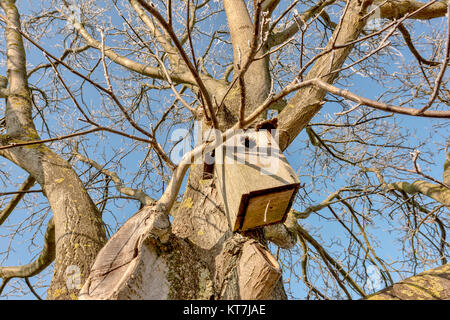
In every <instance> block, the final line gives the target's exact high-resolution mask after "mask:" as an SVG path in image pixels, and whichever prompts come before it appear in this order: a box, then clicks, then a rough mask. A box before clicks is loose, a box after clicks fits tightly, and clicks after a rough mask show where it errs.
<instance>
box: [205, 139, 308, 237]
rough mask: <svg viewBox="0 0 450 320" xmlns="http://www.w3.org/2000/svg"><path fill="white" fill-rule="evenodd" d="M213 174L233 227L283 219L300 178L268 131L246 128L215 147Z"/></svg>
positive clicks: (235, 228) (249, 226)
mask: <svg viewBox="0 0 450 320" xmlns="http://www.w3.org/2000/svg"><path fill="white" fill-rule="evenodd" d="M214 174H215V176H216V181H217V182H216V184H217V186H218V189H219V191H220V193H221V195H222V198H223V203H224V206H225V211H226V214H227V217H228V222H229V225H230V228H231V229H232V230H233V231H245V230H249V229H253V228H257V227H262V226H265V225H270V224H274V223H278V222H284V220H285V219H286V216H287V213H288V211H289V210H290V208H291V206H292V202H293V201H294V198H295V195H296V194H297V191H298V188H299V185H300V182H299V180H298V177H297V175H296V173H295V171H294V170H293V169H292V168H291V166H290V165H289V163H288V162H287V160H286V158H285V157H284V155H283V154H282V152H281V151H280V149H279V147H278V144H277V143H276V141H275V139H274V138H273V137H272V135H271V134H270V132H269V131H267V130H260V131H247V132H243V133H242V134H237V135H235V136H233V137H232V138H230V139H228V140H227V141H225V142H224V143H223V144H222V145H221V146H219V147H218V148H216V150H215V166H214Z"/></svg>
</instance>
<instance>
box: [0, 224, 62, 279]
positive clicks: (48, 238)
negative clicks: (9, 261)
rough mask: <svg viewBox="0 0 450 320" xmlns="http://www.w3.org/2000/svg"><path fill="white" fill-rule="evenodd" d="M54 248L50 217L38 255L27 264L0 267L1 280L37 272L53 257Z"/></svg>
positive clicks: (25, 276)
mask: <svg viewBox="0 0 450 320" xmlns="http://www.w3.org/2000/svg"><path fill="white" fill-rule="evenodd" d="M55 248H56V244H55V224H54V223H53V218H52V219H50V221H49V222H48V225H47V230H46V232H45V236H44V248H43V249H42V251H41V254H40V255H39V257H38V258H37V259H36V260H35V261H33V262H32V263H29V264H27V265H23V266H15V267H0V277H1V278H3V281H7V280H9V279H11V278H27V277H32V276H35V275H37V274H39V273H40V272H42V271H43V270H44V269H45V268H47V267H48V266H49V265H50V264H51V263H52V262H53V260H54V259H55Z"/></svg>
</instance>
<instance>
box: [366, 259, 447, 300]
mask: <svg viewBox="0 0 450 320" xmlns="http://www.w3.org/2000/svg"><path fill="white" fill-rule="evenodd" d="M366 299H367V300H449V299H450V264H449V263H447V264H446V265H443V266H441V267H438V268H435V269H431V270H427V271H425V272H422V273H420V274H418V275H416V276H413V277H411V278H408V279H405V280H403V281H400V282H398V283H396V284H394V285H393V286H390V287H388V288H385V289H383V290H381V291H379V292H377V293H374V294H372V295H370V296H368V297H367V298H366Z"/></svg>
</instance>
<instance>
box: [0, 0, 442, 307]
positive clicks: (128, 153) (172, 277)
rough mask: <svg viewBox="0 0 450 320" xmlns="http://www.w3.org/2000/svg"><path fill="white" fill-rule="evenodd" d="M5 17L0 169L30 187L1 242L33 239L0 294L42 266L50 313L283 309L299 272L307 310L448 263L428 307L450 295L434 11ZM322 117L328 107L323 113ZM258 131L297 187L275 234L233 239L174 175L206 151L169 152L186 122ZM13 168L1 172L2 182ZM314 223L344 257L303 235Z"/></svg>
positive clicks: (329, 2)
mask: <svg viewBox="0 0 450 320" xmlns="http://www.w3.org/2000/svg"><path fill="white" fill-rule="evenodd" d="M15 2H16V1H13V0H1V1H0V4H1V7H2V10H3V13H4V14H3V15H2V16H1V21H2V26H3V28H4V30H5V36H4V39H3V42H4V44H5V46H4V48H5V50H4V52H3V56H4V57H5V60H6V77H5V78H3V81H2V82H3V86H2V89H1V92H0V94H1V96H2V98H5V101H6V103H5V106H4V108H3V109H2V110H3V112H4V117H3V120H2V121H1V122H0V126H1V128H2V130H3V132H2V135H1V136H0V155H1V156H2V157H4V158H5V159H7V161H9V162H8V164H9V166H16V167H18V168H21V169H22V170H24V171H25V172H26V174H27V178H26V179H25V181H24V182H23V183H22V184H21V185H20V186H19V189H18V191H11V192H10V191H7V192H4V193H1V194H0V196H2V201H3V202H2V204H3V206H2V209H1V212H0V223H1V224H3V223H4V222H5V221H9V220H10V219H13V216H14V213H15V212H14V211H18V210H19V209H18V204H19V203H20V202H21V201H24V204H25V209H26V210H28V211H29V212H30V213H31V214H30V218H29V219H24V221H23V223H21V224H19V225H18V226H17V227H16V228H15V229H14V231H13V232H15V234H17V233H18V234H24V235H26V236H28V237H29V239H32V240H33V239H34V238H33V237H37V236H34V235H33V232H31V231H30V230H32V229H34V230H35V233H38V232H39V231H40V232H42V233H43V234H44V236H43V239H42V243H43V244H41V246H42V247H43V249H42V251H41V252H40V254H39V256H38V257H37V258H36V259H35V260H33V261H32V262H31V263H30V264H27V265H21V266H14V267H9V266H4V267H1V268H0V276H1V277H2V279H3V283H2V285H1V287H0V289H1V290H0V291H3V290H4V289H5V287H7V285H8V282H9V281H10V280H11V279H13V278H24V279H25V280H26V284H27V285H28V287H29V288H30V290H31V291H32V292H33V293H35V290H34V289H33V287H32V285H31V283H30V282H29V280H28V278H30V277H33V276H35V275H38V274H40V273H41V272H42V271H43V270H48V268H49V266H50V265H51V264H52V263H53V276H52V278H51V283H50V285H49V288H48V291H47V298H48V299H74V298H78V297H81V298H106V299H117V298H119V299H123V298H132V299H137V298H160V299H199V298H201V299H210V298H214V299H239V298H247V299H260V298H262V299H286V298H288V296H292V292H291V291H290V289H289V286H286V284H288V285H289V284H291V283H294V280H293V279H295V277H298V278H299V279H301V281H302V282H303V284H304V290H305V292H306V297H308V298H319V299H328V298H348V299H352V298H365V297H368V296H369V293H370V292H371V291H374V290H376V289H377V288H376V287H374V285H373V283H372V282H370V281H369V282H368V281H367V280H368V279H373V277H372V278H371V270H370V268H368V267H369V266H374V267H375V268H376V270H378V271H379V273H378V274H377V279H378V280H379V281H380V282H381V284H380V286H381V287H388V286H390V285H394V282H395V281H398V280H401V279H403V278H404V276H405V275H415V274H416V273H417V271H418V270H423V269H425V268H428V269H431V268H434V267H437V266H439V265H444V266H445V267H441V268H439V269H436V270H437V271H435V272H431V273H429V274H428V277H431V280H430V281H428V282H427V283H426V285H425V287H426V289H427V290H431V291H432V292H433V294H431V295H429V296H426V297H431V298H440V297H448V292H449V285H448V281H447V282H441V280H439V279H440V278H439V277H441V276H442V275H443V274H448V265H447V257H448V243H447V241H446V229H447V226H448V216H446V214H447V215H448V209H449V206H450V204H449V199H450V195H449V192H450V191H449V189H450V180H449V170H450V169H449V167H450V166H449V163H450V153H448V150H447V149H446V143H447V144H448V131H447V132H446V127H445V124H446V123H448V122H446V121H447V120H446V119H448V118H449V117H450V111H447V110H446V109H445V105H448V103H449V93H448V89H447V88H446V85H447V80H448V79H447V78H446V77H445V71H446V67H447V64H448V63H449V59H450V40H449V38H450V31H449V30H450V28H448V23H449V22H448V19H447V18H445V15H447V17H448V16H449V15H448V11H449V10H450V9H449V7H448V5H447V4H446V3H445V2H442V1H431V2H427V3H422V2H418V1H414V0H405V1H370V0H367V1H360V0H358V1H356V0H348V1H346V2H341V1H334V0H321V1H317V2H310V1H299V0H296V1H289V2H288V3H285V2H282V1H278V0H265V1H257V0H255V1H253V3H250V2H246V1H244V0H223V1H210V0H205V1H196V0H192V1H189V0H188V1H170V0H168V1H162V0H161V1H153V2H150V1H146V0H129V1H118V0H113V1H106V2H102V1H91V0H85V1H78V2H73V3H71V2H70V1H66V0H63V1H56V0H54V1H48V3H43V4H42V5H41V7H40V8H35V9H33V10H31V11H30V12H28V10H27V9H26V8H25V2H24V3H18V4H16V3H15ZM22 6H23V8H22ZM19 10H21V11H22V12H24V14H23V15H22V17H21V16H20V15H19ZM225 19H226V27H224V26H223V25H222V22H224V21H225ZM424 21H425V22H426V23H422V22H424ZM442 24H445V25H446V27H445V28H443V27H442ZM440 28H443V29H446V32H442V31H439V30H440ZM411 30H412V31H411ZM49 41H51V42H49ZM50 43H55V45H54V46H52V45H51V44H50ZM25 44H26V45H27V46H28V47H26V48H25ZM61 48H64V50H63V51H62V50H61ZM28 52H29V53H30V54H28ZM400 56H403V57H405V56H406V57H407V58H406V59H404V60H403V61H401V59H399V57H400ZM32 61H33V62H32ZM395 64H398V65H395ZM30 66H31V67H30ZM355 82H357V83H358V82H359V83H364V84H367V85H370V86H372V87H373V91H371V90H369V92H363V93H360V91H361V88H360V86H358V84H355ZM343 88H348V90H347V89H343ZM377 90H378V91H379V92H378V94H379V96H378V98H375V97H374V96H375V95H376V94H377ZM367 94H371V95H372V96H367ZM350 102H352V103H355V105H353V106H351V105H350V107H349V103H350ZM327 106H332V107H333V108H341V110H339V112H336V113H335V117H334V118H329V117H328V118H327V116H326V114H325V115H324V113H323V112H321V111H322V110H324V108H327ZM402 115H407V116H408V117H410V119H419V118H421V119H427V118H433V119H436V120H434V121H433V123H432V125H433V130H434V132H435V134H434V135H433V136H432V137H431V138H428V139H427V138H426V137H424V135H423V132H421V133H420V134H419V135H418V137H417V138H416V137H414V136H413V133H412V132H411V131H409V130H408V125H407V124H406V125H405V122H402V119H404V116H402ZM274 118H276V120H275V119H274ZM267 119H271V123H272V125H274V124H275V125H276V127H277V132H278V138H279V145H280V148H281V149H282V150H285V151H286V152H287V153H291V154H293V155H295V156H296V157H300V155H299V151H298V150H299V149H302V155H301V156H302V157H304V159H303V160H304V161H303V162H302V165H301V167H300V170H301V172H302V173H301V177H303V178H304V179H305V181H306V182H305V183H304V185H303V186H302V189H301V190H300V192H299V194H298V197H297V201H296V204H295V205H294V209H292V210H291V211H290V212H289V215H288V218H287V220H286V222H284V223H282V224H276V225H271V226H267V227H264V228H258V229H255V230H251V231H248V232H243V233H233V232H231V231H230V229H229V226H228V221H227V218H226V216H225V214H224V207H223V205H224V204H223V203H222V200H221V197H220V195H219V193H218V190H217V187H216V185H215V178H214V177H211V176H205V173H204V166H203V165H202V164H198V163H194V164H193V163H191V161H190V160H191V158H192V157H193V156H194V155H196V156H197V157H198V156H199V155H200V156H201V155H202V154H208V153H209V152H210V151H212V150H213V148H214V147H216V146H217V144H218V143H219V142H220V141H221V140H219V139H218V140H213V141H209V140H208V141H202V142H203V143H201V144H200V145H199V146H197V147H195V148H194V149H193V150H192V151H190V152H187V153H184V156H183V157H182V158H181V160H180V161H179V162H177V161H174V154H175V153H176V152H177V151H179V150H180V148H179V146H180V144H182V143H186V141H189V140H188V139H186V135H188V136H189V135H192V132H193V131H192V128H193V124H194V122H200V123H201V124H202V126H201V128H202V129H201V130H203V131H202V133H203V132H207V130H208V129H211V128H212V129H217V130H219V131H220V132H221V133H222V135H223V137H229V136H231V135H232V134H233V133H234V132H235V131H236V129H246V128H251V127H252V128H253V127H255V125H258V124H259V125H261V124H262V123H264V121H265V120H267ZM180 128H184V129H185V131H184V132H185V134H184V136H182V137H181V138H180V137H176V138H177V140H176V141H171V140H169V141H168V138H167V137H169V136H170V135H172V136H174V132H176V130H177V129H180ZM442 136H443V137H442ZM119 138H121V139H123V140H121V141H120V142H118V139H119ZM178 138H179V139H178ZM413 139H415V140H413ZM181 149H183V150H184V148H181ZM419 149H420V151H421V152H419ZM442 154H447V158H446V160H445V163H444V168H443V177H442V178H435V177H434V176H433V175H434V173H430V172H429V170H431V169H430V168H432V167H433V165H434V166H435V165H436V164H437V163H439V161H440V160H438V158H437V157H436V155H438V156H441V158H442V157H443V156H442ZM133 155H134V157H136V155H137V157H140V159H142V160H141V163H137V161H136V158H133ZM411 155H412V159H411ZM433 156H434V158H433ZM423 162H426V163H428V164H429V166H428V167H427V168H426V169H422V168H421V166H420V163H423ZM411 167H412V169H408V168H411ZM8 170H9V169H8ZM14 170H17V169H11V171H10V174H8V172H7V171H4V169H2V175H3V178H2V181H3V184H4V186H5V187H6V186H11V185H17V181H16V180H15V177H14V175H15V174H14V173H13V172H14ZM187 172H189V174H188V176H187V177H186V179H185V176H186V174H187ZM124 177H126V180H124ZM418 177H420V180H417V179H418ZM183 182H185V184H183ZM111 183H112V184H114V186H115V191H114V190H111V188H110V185H111ZM35 184H37V185H39V186H40V189H39V190H36V189H32V188H33V186H34V185H35ZM321 188H323V190H326V191H327V192H328V191H330V193H329V194H328V195H327V196H326V198H325V200H320V199H323V197H322V195H320V194H319V193H318V192H317V191H318V190H320V189H321ZM181 189H183V190H182V191H183V194H182V196H181V193H180V190H181ZM5 190H6V188H5ZM8 190H9V189H8ZM36 193H39V194H41V195H42V196H43V197H45V199H46V201H47V203H46V204H45V205H41V204H40V203H38V202H39V201H40V200H38V199H41V198H39V197H38V198H35V197H33V195H34V194H36ZM315 193H316V194H318V195H314V194H315ZM124 201H127V202H128V203H129V202H135V203H138V205H139V209H140V210H139V211H138V212H137V213H136V214H133V215H131V214H129V213H130V212H129V211H130V205H128V206H127V207H125V209H123V206H124V203H125V202H124ZM322 210H328V212H329V214H327V215H326V216H325V215H324V214H322ZM50 211H51V218H49V217H50V215H49V214H48V213H49V212H50ZM123 211H125V212H126V213H127V214H126V215H125V220H126V222H124V223H123V222H122V221H120V222H119V221H118V222H117V225H116V226H118V225H121V227H120V229H119V230H117V232H115V233H114V235H112V236H111V233H113V232H114V231H116V227H115V226H111V224H112V223H111V220H112V219H111V217H113V218H114V219H118V220H120V219H121V218H120V217H119V216H120V215H119V213H120V212H123ZM43 212H45V214H44V213H43ZM107 214H111V217H109V218H108V217H107ZM314 216H315V217H316V219H323V220H326V221H330V222H331V223H333V224H334V225H335V226H336V228H341V230H344V231H345V244H344V243H341V242H339V241H336V240H335V239H334V240H333V239H328V240H326V239H324V238H323V235H321V234H319V232H318V230H317V229H315V228H314V227H313V226H311V225H308V221H311V219H313V217H314ZM22 224H27V226H28V227H26V228H23V227H22ZM45 224H46V226H45ZM378 224H387V225H388V226H389V228H391V229H392V228H399V229H400V230H401V231H402V232H404V235H403V236H404V239H401V238H400V240H401V244H400V249H401V250H402V258H401V259H399V260H398V261H395V262H392V261H388V260H387V259H386V258H383V257H381V256H379V254H378V253H377V252H378V251H379V250H378V248H377V247H376V245H377V244H380V245H382V241H383V239H382V238H379V239H378V240H377V238H376V237H377V235H376V233H374V229H373V227H375V226H376V225H378ZM110 229H111V231H112V232H110ZM27 230H28V231H27ZM44 230H45V231H44ZM27 232H28V233H27ZM396 236H398V235H396ZM404 240H406V241H404ZM269 246H270V248H271V249H272V253H270V251H269V250H268V247H269ZM331 251H333V252H331ZM9 253H10V250H5V251H4V252H3V253H2V254H3V255H4V257H5V259H6V258H7V256H8V254H9ZM294 258H295V259H294ZM297 260H298V261H299V263H297V262H295V261H297ZM277 261H278V262H277ZM279 264H281V266H282V269H283V271H284V277H280V266H279ZM299 268H300V272H301V275H299V274H298V270H299ZM373 270H375V269H372V271H373ZM430 274H431V275H430ZM286 278H289V279H290V280H287V279H286ZM419 278H420V277H419ZM411 279H418V278H411ZM436 279H437V280H436ZM415 281H419V282H420V281H422V280H415ZM442 281H444V280H442ZM370 283H372V284H370ZM399 285H401V284H399ZM80 290H81V291H80ZM386 290H389V289H386ZM399 296H400V297H402V298H404V297H405V295H403V296H401V295H399ZM406 296H408V297H418V296H417V295H415V296H414V294H411V295H409V294H406ZM377 297H384V296H383V295H382V294H380V295H379V296H377Z"/></svg>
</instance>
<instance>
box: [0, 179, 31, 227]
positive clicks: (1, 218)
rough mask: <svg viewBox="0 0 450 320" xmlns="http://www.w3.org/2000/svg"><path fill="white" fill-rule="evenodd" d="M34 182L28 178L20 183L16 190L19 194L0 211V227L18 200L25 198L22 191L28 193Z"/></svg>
mask: <svg viewBox="0 0 450 320" xmlns="http://www.w3.org/2000/svg"><path fill="white" fill-rule="evenodd" d="M35 182H36V180H35V179H34V178H33V177H32V176H28V178H27V179H26V180H25V182H24V183H22V185H21V186H20V188H19V190H18V191H19V193H17V194H16V195H15V196H14V198H12V199H11V201H10V202H9V203H8V204H7V206H6V207H5V208H3V209H2V210H1V211H0V226H1V225H2V224H3V222H5V220H6V219H7V218H8V217H9V215H10V214H11V212H13V211H14V209H15V208H16V206H17V204H18V203H19V202H20V200H22V198H23V197H24V196H25V194H26V192H24V191H28V190H29V189H30V188H31V187H32V186H33V185H34V183H35Z"/></svg>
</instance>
